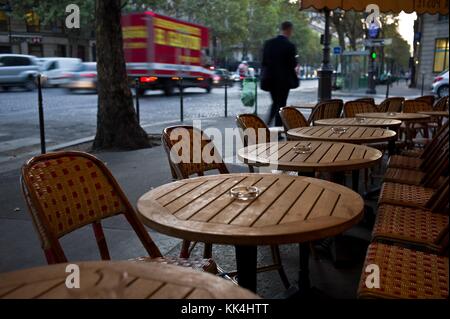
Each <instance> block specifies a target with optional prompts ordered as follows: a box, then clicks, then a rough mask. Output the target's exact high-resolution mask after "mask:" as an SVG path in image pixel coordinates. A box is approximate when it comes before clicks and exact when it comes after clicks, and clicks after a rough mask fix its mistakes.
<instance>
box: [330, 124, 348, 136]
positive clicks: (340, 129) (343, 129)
mask: <svg viewBox="0 0 450 319" xmlns="http://www.w3.org/2000/svg"><path fill="white" fill-rule="evenodd" d="M331 132H333V133H334V134H344V133H345V132H347V128H346V127H340V126H338V127H332V128H331Z"/></svg>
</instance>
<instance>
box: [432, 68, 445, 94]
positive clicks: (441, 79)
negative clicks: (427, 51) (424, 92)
mask: <svg viewBox="0 0 450 319" xmlns="http://www.w3.org/2000/svg"><path fill="white" fill-rule="evenodd" d="M431 90H432V91H433V93H435V94H437V95H438V96H439V97H443V96H448V70H445V71H444V72H442V73H440V74H439V75H438V76H436V77H435V78H434V81H433V85H432V86H431Z"/></svg>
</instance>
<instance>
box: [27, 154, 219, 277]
mask: <svg viewBox="0 0 450 319" xmlns="http://www.w3.org/2000/svg"><path fill="white" fill-rule="evenodd" d="M22 191H23V194H24V196H25V199H26V202H27V205H28V208H29V212H30V214H31V217H32V221H33V223H34V225H35V228H36V230H37V233H38V234H39V238H40V241H41V245H42V249H43V250H44V253H45V256H46V258H47V262H48V263H49V264H54V263H65V262H67V261H68V260H67V258H66V255H65V254H64V251H63V249H62V247H61V245H60V243H59V239H60V238H61V237H63V236H64V235H67V234H69V233H71V232H72V231H74V230H77V229H79V228H82V227H84V226H86V225H89V224H92V227H93V230H94V235H95V238H96V241H97V245H98V248H99V251H100V256H101V258H102V260H109V259H110V254H109V250H108V247H107V243H106V239H105V235H104V233H103V228H102V226H101V220H103V219H105V218H108V217H112V216H116V215H124V216H125V218H126V219H127V221H128V222H129V223H130V225H131V227H132V228H133V230H134V231H135V232H136V234H137V236H138V237H139V239H140V240H141V242H142V244H143V246H144V248H145V250H146V251H147V253H148V254H149V257H139V258H137V259H134V260H136V261H145V262H162V263H170V264H177V265H182V266H189V267H193V268H197V269H203V270H204V271H208V272H211V273H217V267H216V264H215V263H214V261H213V260H211V259H198V258H197V259H186V258H177V257H164V256H162V255H161V252H160V251H159V249H158V247H157V246H156V245H155V243H154V242H153V241H152V239H151V238H150V236H149V234H148V233H147V231H146V230H145V228H144V225H142V223H141V222H140V221H139V219H138V217H137V215H136V212H135V211H134V209H133V206H132V205H131V204H130V202H129V201H128V199H127V197H126V196H125V194H124V193H123V191H122V189H121V188H120V186H119V184H118V183H117V182H116V180H115V179H114V177H113V176H112V175H111V173H110V171H109V170H108V168H107V167H106V166H105V164H103V162H101V161H100V160H99V159H97V158H96V157H95V156H93V155H90V154H87V153H83V152H58V153H49V154H46V155H40V156H36V157H33V158H32V159H31V160H30V161H28V163H26V164H25V165H24V166H23V167H22Z"/></svg>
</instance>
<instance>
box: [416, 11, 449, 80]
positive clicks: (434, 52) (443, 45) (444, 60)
mask: <svg viewBox="0 0 450 319" xmlns="http://www.w3.org/2000/svg"><path fill="white" fill-rule="evenodd" d="M448 22H449V21H448V15H439V14H434V15H430V14H423V15H420V16H419V17H418V19H417V20H416V25H415V36H414V42H415V43H414V64H415V83H416V85H417V86H418V87H420V86H421V84H422V79H423V82H424V86H425V89H428V88H429V87H430V85H431V83H432V82H433V79H434V78H435V77H436V76H437V75H438V74H439V73H441V72H442V71H445V70H448V65H449V43H448V34H449V27H448Z"/></svg>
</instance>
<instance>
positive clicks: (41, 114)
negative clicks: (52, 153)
mask: <svg viewBox="0 0 450 319" xmlns="http://www.w3.org/2000/svg"><path fill="white" fill-rule="evenodd" d="M36 79H37V87H38V111H39V131H40V136H41V154H45V153H46V147H45V127H44V107H43V105H42V84H41V74H38V75H37V78H36Z"/></svg>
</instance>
